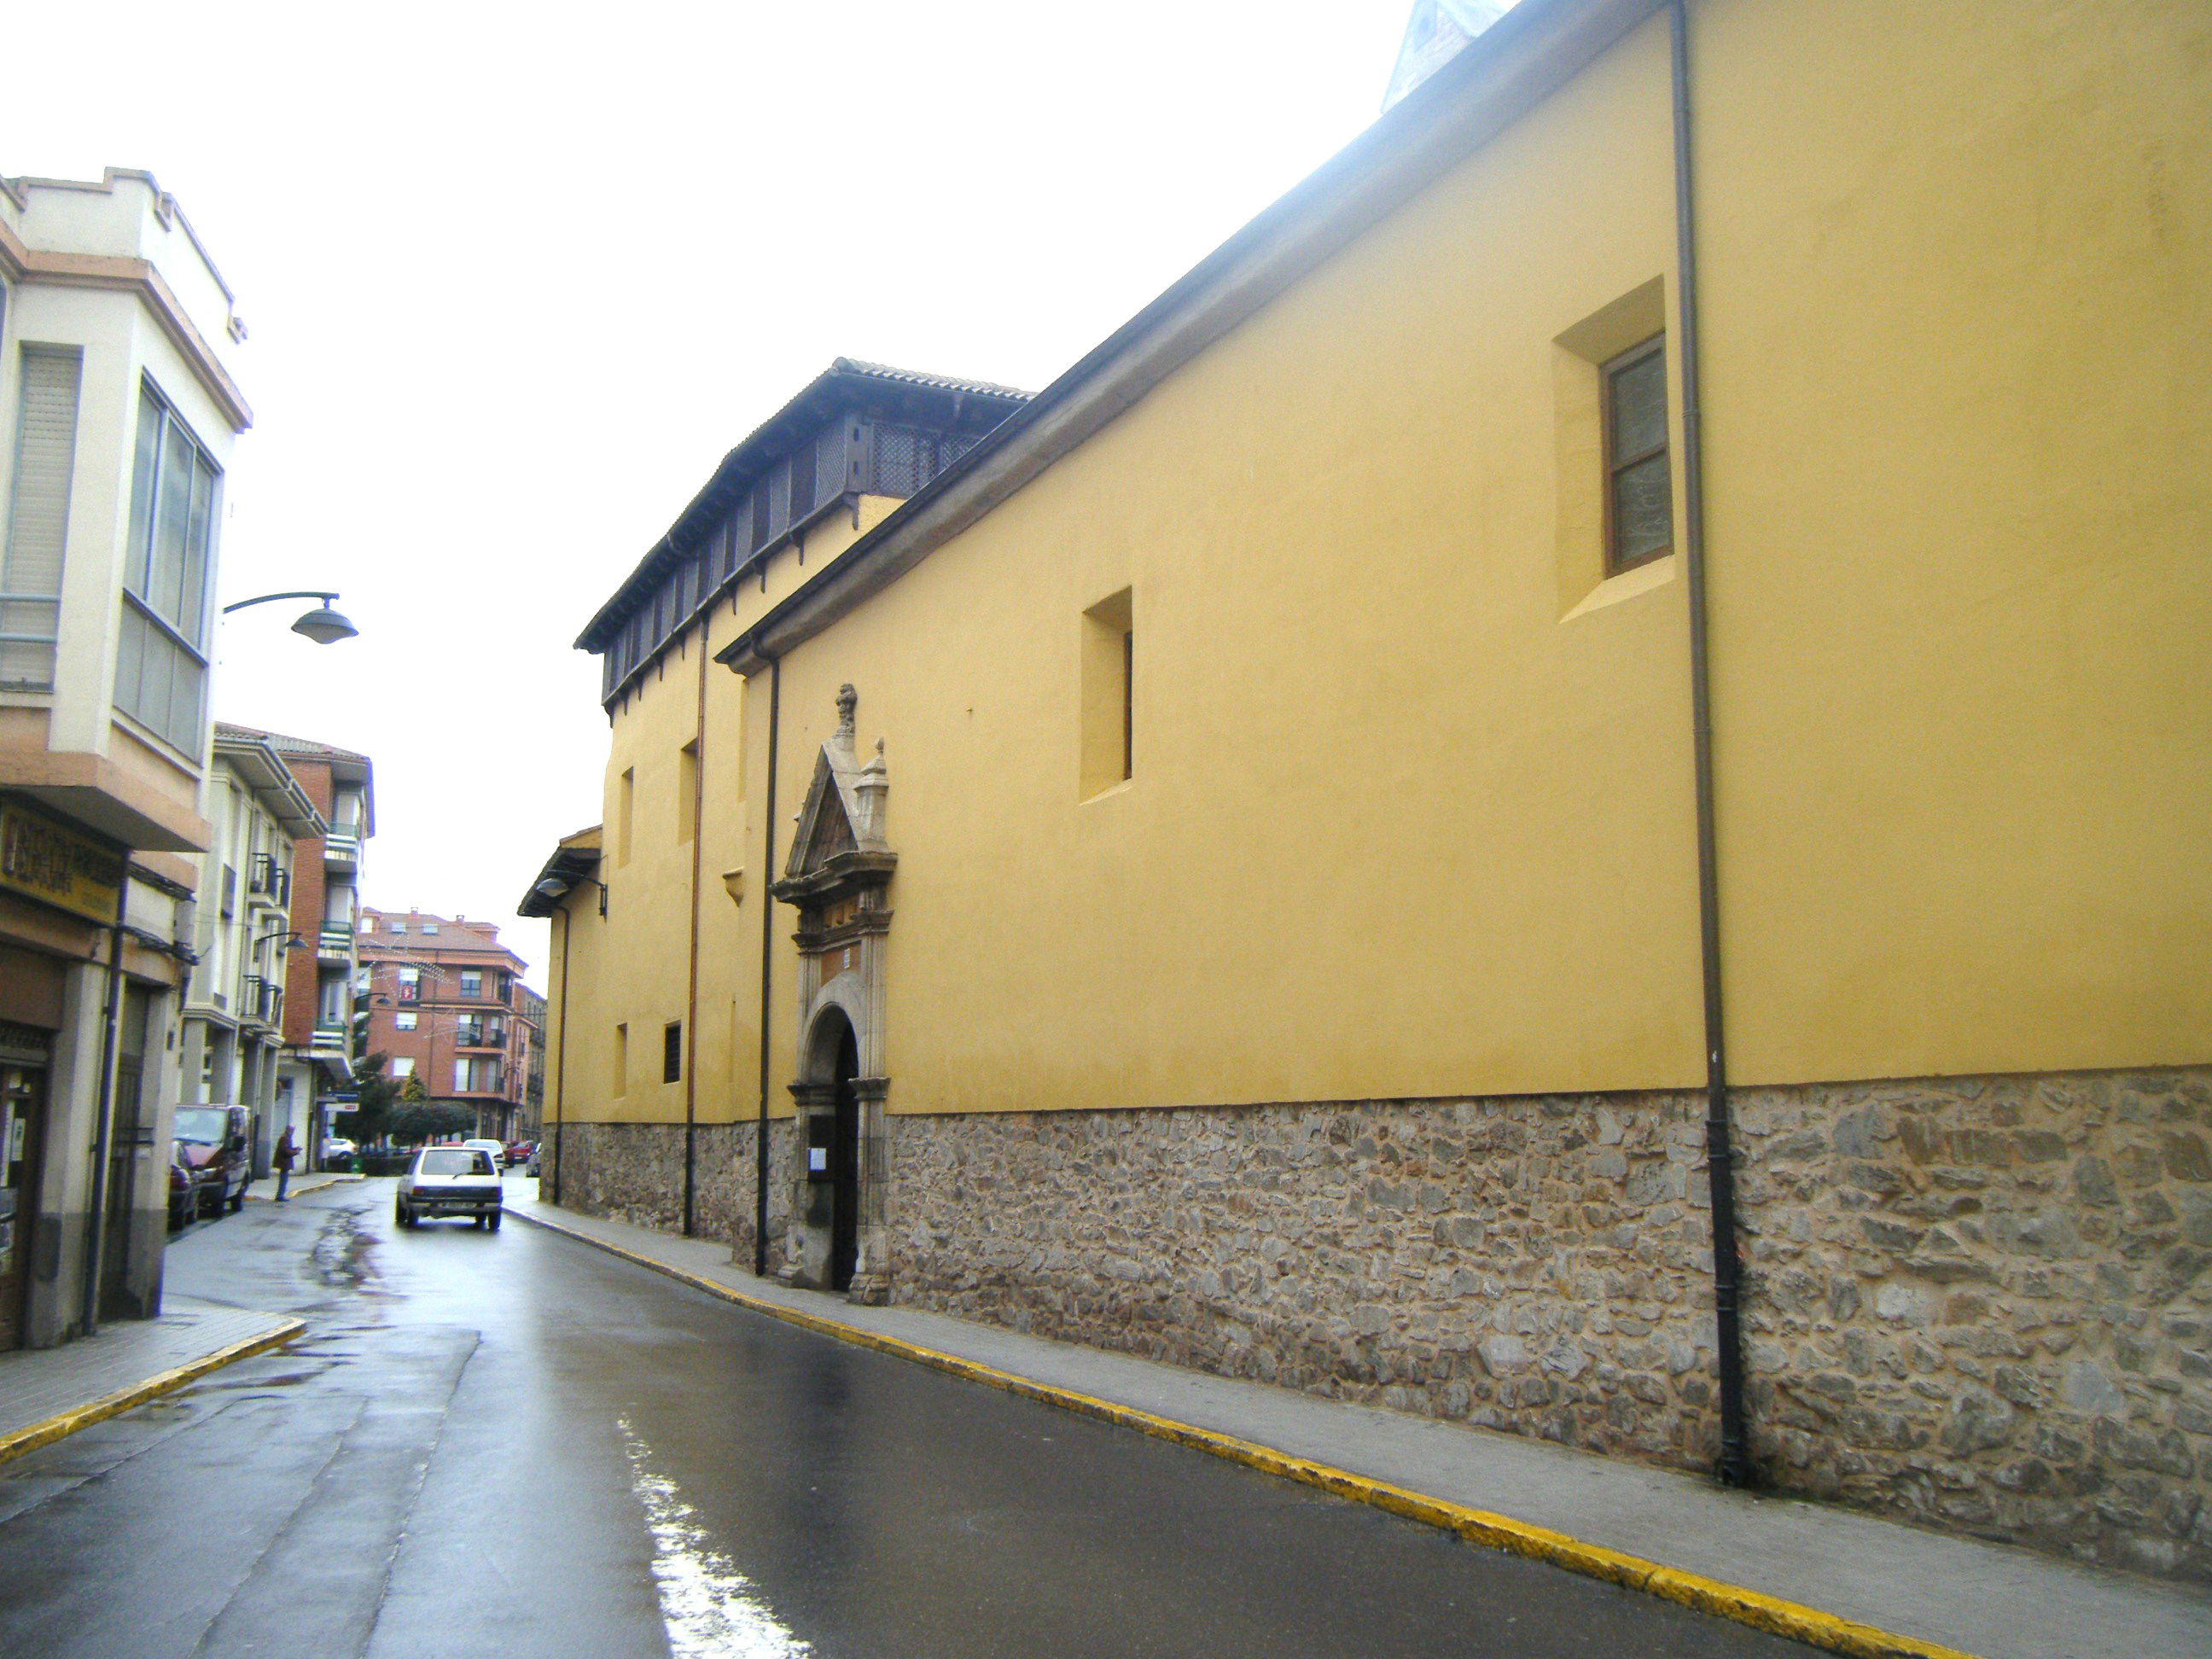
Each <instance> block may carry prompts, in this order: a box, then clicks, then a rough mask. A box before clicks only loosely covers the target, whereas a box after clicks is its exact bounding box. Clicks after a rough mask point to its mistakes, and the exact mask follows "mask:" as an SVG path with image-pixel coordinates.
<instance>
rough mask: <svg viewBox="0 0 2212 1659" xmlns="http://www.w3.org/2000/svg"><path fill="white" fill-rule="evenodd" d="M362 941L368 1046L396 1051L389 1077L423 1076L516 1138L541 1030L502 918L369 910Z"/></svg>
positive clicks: (433, 1091) (434, 1089) (433, 1090)
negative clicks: (503, 934)
mask: <svg viewBox="0 0 2212 1659" xmlns="http://www.w3.org/2000/svg"><path fill="white" fill-rule="evenodd" d="M360 948H361V965H362V971H363V972H364V973H365V974H366V975H368V993H369V996H368V1037H367V1040H366V1046H365V1049H364V1052H365V1053H367V1054H383V1055H385V1056H386V1057H387V1060H388V1061H389V1062H390V1063H389V1064H388V1066H387V1067H386V1070H387V1073H388V1074H392V1075H404V1074H405V1073H408V1072H410V1071H411V1072H412V1073H413V1074H414V1075H416V1076H417V1077H420V1078H421V1079H422V1087H423V1091H424V1093H425V1094H426V1095H427V1096H428V1097H429V1098H430V1099H432V1100H449V1101H453V1102H454V1103H458V1104H460V1105H463V1106H467V1107H471V1108H473V1109H475V1110H476V1113H477V1126H478V1127H479V1129H480V1130H481V1131H482V1132H483V1133H486V1134H490V1135H496V1136H498V1137H500V1138H501V1139H511V1138H513V1136H514V1135H515V1134H516V1133H518V1132H519V1130H520V1120H521V1117H522V1105H523V1100H524V1096H525V1091H526V1087H527V1085H528V1081H529V1077H530V1068H531V1064H532V1053H533V1050H534V1049H535V1048H536V1046H537V1045H538V1042H539V1040H540V1033H539V1030H538V1024H537V1022H536V1021H534V1020H532V1019H531V1018H528V1016H527V1014H526V1008H527V1006H529V1005H528V1002H527V1000H526V999H525V997H524V995H523V986H522V974H523V968H524V963H523V961H522V958H521V957H518V956H517V955H515V953H514V952H513V951H510V950H508V949H507V946H505V945H501V943H500V942H499V928H498V927H497V925H496V924H495V923H492V922H489V921H467V920H466V919H465V918H462V917H459V916H441V915H433V914H431V913H429V912H428V911H423V910H408V911H404V912H402V911H398V910H370V909H364V910H363V911H362V921H361V934H360ZM463 1066H465V1067H466V1074H465V1075H464V1074H463V1073H462V1070H461V1068H462V1067H463Z"/></svg>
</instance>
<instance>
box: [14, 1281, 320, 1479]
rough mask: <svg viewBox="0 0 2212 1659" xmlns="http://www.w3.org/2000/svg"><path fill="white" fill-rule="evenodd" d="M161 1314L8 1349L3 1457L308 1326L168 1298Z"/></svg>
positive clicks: (141, 1400)
mask: <svg viewBox="0 0 2212 1659" xmlns="http://www.w3.org/2000/svg"><path fill="white" fill-rule="evenodd" d="M161 1309H162V1311H161V1317H160V1318H158V1319H119V1320H117V1321H116V1322H114V1323H112V1324H110V1325H103V1326H101V1327H100V1334H98V1335H97V1336H88V1337H85V1338H82V1339H81V1340H78V1341H75V1342H65V1343H64V1344H63V1345H62V1346H60V1347H58V1348H39V1349H32V1350H18V1351H16V1352H11V1353H0V1462H7V1461H8V1460H9V1458H14V1457H21V1455H23V1454H24V1453H25V1452H27V1451H31V1450H34V1449H36V1448H38V1447H40V1446H43V1445H46V1444H47V1443H49V1442H52V1441H55V1440H58V1439H60V1438H61V1437H63V1436H64V1435H65V1434H74V1433H75V1432H76V1431H77V1430H79V1429H81V1428H84V1427H86V1426H87V1425H89V1424H93V1423H97V1422H99V1421H100V1419H102V1418H106V1417H112V1416H114V1415H115V1414H116V1413H118V1412H125V1411H128V1410H130V1409H131V1407H133V1406H138V1405H143V1404H144V1403H145V1402H146V1401H149V1400H152V1399H155V1398H156V1397H157V1396H159V1395H165V1394H168V1393H170V1392H172V1391H173V1390H174V1389H180V1388H182V1387H184V1385H185V1383H189V1382H191V1381H192V1380H193V1379H194V1378H195V1377H198V1376H205V1375H206V1374H207V1373H208V1372H210V1371H211V1370H216V1368H217V1367H218V1366H222V1365H228V1364H230V1362H231V1361H232V1360H234V1359H243V1358H246V1355H248V1354H250V1353H258V1352H260V1351H261V1350H262V1349H264V1348H269V1347H274V1346H276V1344H278V1343H280V1342H287V1341H289V1340H291V1339H292V1338H293V1337H295V1336H297V1335H298V1334H300V1333H301V1331H303V1330H305V1329H306V1328H307V1327H306V1326H305V1325H303V1324H301V1322H300V1321H298V1320H296V1319H289V1318H286V1317H284V1316H282V1315H278V1314H264V1313H252V1312H250V1311H247V1310H243V1309H239V1308H225V1307H219V1306H217V1305H216V1304H214V1303H212V1302H195V1301H193V1300H192V1299H191V1297H185V1296H165V1297H162V1299H161Z"/></svg>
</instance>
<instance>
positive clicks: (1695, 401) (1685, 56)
mask: <svg viewBox="0 0 2212 1659" xmlns="http://www.w3.org/2000/svg"><path fill="white" fill-rule="evenodd" d="M1667 19H1668V34H1669V36H1670V40H1671V45H1672V47H1673V58H1674V265H1675V279H1674V280H1675V304H1676V307H1677V310H1678V312H1679V319H1678V321H1677V324H1676V327H1677V331H1678V334H1679V337H1680V341H1681V349H1680V354H1679V356H1680V361H1681V374H1682V532H1683V533H1682V574H1683V575H1684V577H1685V578H1686V581H1687V584H1688V587H1689V605H1690V720H1691V725H1692V732H1693V734H1694V755H1695V766H1696V774H1697V796H1698V942H1699V959H1700V962H1701V963H1702V966H1703V968H1704V971H1705V1175H1706V1179H1707V1181H1708V1182H1710V1183H1711V1191H1712V1211H1713V1325H1714V1335H1715V1340H1716V1342H1717V1346H1718V1348H1719V1351H1720V1352H1719V1355H1718V1365H1719V1370H1720V1376H1719V1379H1718V1380H1719V1383H1720V1395H1721V1456H1720V1478H1721V1479H1722V1480H1724V1481H1725V1482H1727V1483H1728V1484H1729V1486H1751V1485H1752V1484H1753V1482H1754V1480H1755V1478H1756V1476H1755V1474H1754V1472H1753V1468H1752V1465H1751V1441H1750V1435H1749V1433H1748V1431H1747V1427H1746V1424H1745V1418H1744V1408H1743V1326H1742V1322H1741V1316H1740V1309H1739V1304H1740V1301H1741V1295H1742V1279H1741V1269H1742V1261H1741V1256H1740V1255H1738V1252H1737V1248H1736V1227H1735V1146H1734V1144H1733V1139H1732V1137H1731V1135H1730V1133H1729V1088H1728V1050H1727V1045H1726V1043H1725V1042H1723V1030H1724V1028H1723V1024H1722V1008H1721V905H1720V860H1719V851H1718V848H1717V844H1716V842H1715V837H1714V833H1713V705H1712V686H1711V675H1710V672H1709V668H1708V663H1709V659H1710V655H1711V652H1710V647H1709V646H1708V644H1707V641H1706V635H1705V412H1704V405H1703V403H1702V401H1701V396H1700V392H1699V380H1698V245H1697V216H1696V212H1695V197H1694V194H1693V191H1692V183H1691V177H1690V20H1689V15H1688V7H1687V0H1672V3H1671V4H1670V5H1669V6H1668V12H1667Z"/></svg>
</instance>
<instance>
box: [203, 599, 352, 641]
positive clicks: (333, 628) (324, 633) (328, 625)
mask: <svg viewBox="0 0 2212 1659" xmlns="http://www.w3.org/2000/svg"><path fill="white" fill-rule="evenodd" d="M336 598H337V594H335V593H326V592H322V591H320V590H319V589H316V588H312V587H310V588H307V589H305V590H301V591H295V592H286V593H260V594H257V595H255V596H254V597H253V598H252V599H240V601H239V602H238V603H237V604H236V605H225V606H223V608H222V614H223V615H224V616H226V617H228V615H229V614H230V613H231V612H232V611H243V610H245V609H246V606H248V605H267V604H269V603H270V601H271V600H273V599H320V600H321V601H322V604H320V605H318V606H316V607H315V609H313V611H308V612H307V614H306V615H305V616H303V617H301V618H300V620H299V621H297V622H295V623H293V624H292V631H293V632H294V633H295V634H305V635H307V637H308V638H309V639H311V640H313V641H314V642H315V643H316V644H317V645H336V644H337V642H338V641H340V640H349V639H351V638H352V637H353V636H354V635H356V634H358V633H360V632H361V629H358V628H356V627H355V626H354V625H353V623H350V622H349V621H348V620H347V619H346V618H345V617H342V616H340V615H339V614H338V613H337V611H333V610H331V600H332V599H336Z"/></svg>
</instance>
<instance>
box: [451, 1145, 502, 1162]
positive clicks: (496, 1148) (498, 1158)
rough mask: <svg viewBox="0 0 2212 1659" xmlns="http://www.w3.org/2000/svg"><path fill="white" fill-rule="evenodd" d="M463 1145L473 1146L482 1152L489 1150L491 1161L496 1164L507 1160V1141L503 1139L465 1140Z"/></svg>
mask: <svg viewBox="0 0 2212 1659" xmlns="http://www.w3.org/2000/svg"><path fill="white" fill-rule="evenodd" d="M461 1145H462V1146H473V1147H475V1148H476V1149H477V1151H478V1152H489V1153H490V1154H491V1161H492V1162H493V1163H495V1164H505V1163H506V1162H507V1143H506V1142H505V1141H503V1140H483V1139H478V1140H465V1141H463V1142H462V1143H461Z"/></svg>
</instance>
